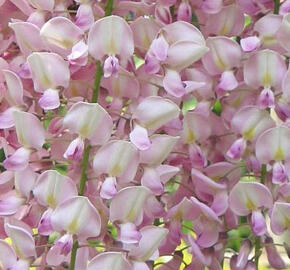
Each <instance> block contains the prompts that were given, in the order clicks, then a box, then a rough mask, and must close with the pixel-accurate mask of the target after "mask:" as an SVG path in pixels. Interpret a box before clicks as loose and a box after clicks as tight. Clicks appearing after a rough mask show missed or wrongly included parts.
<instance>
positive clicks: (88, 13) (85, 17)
mask: <svg viewBox="0 0 290 270" xmlns="http://www.w3.org/2000/svg"><path fill="white" fill-rule="evenodd" d="M94 21H95V18H94V12H93V9H92V6H91V5H90V4H86V3H83V4H81V5H80V6H79V8H78V11H77V14H76V20H75V25H77V26H78V27H79V28H80V29H82V30H83V31H87V30H89V29H90V28H91V26H92V25H93V24H94Z"/></svg>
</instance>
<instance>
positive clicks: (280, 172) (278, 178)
mask: <svg viewBox="0 0 290 270" xmlns="http://www.w3.org/2000/svg"><path fill="white" fill-rule="evenodd" d="M286 182H287V172H286V169H285V166H284V165H283V164H282V163H281V162H275V163H274V165H273V173H272V183H273V184H284V183H286Z"/></svg>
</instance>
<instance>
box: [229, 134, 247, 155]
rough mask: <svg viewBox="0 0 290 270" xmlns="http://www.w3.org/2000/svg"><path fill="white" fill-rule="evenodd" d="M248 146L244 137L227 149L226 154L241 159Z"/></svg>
mask: <svg viewBox="0 0 290 270" xmlns="http://www.w3.org/2000/svg"><path fill="white" fill-rule="evenodd" d="M246 147H247V142H246V140H245V139H244V138H240V139H237V140H236V141H235V142H234V143H233V144H232V146H231V147H230V149H229V150H228V151H227V153H226V155H227V156H228V157H229V158H231V159H234V160H239V159H241V157H242V155H243V154H244V152H245V150H246Z"/></svg>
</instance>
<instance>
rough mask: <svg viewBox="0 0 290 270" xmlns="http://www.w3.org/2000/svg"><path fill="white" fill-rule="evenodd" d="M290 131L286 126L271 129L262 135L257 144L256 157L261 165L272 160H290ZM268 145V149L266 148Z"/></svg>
mask: <svg viewBox="0 0 290 270" xmlns="http://www.w3.org/2000/svg"><path fill="white" fill-rule="evenodd" d="M289 136H290V129H289V128H287V127H285V126H278V127H275V128H270V129H268V130H266V131H265V132H264V133H262V134H261V135H260V137H259V138H258V140H257V143H256V156H257V158H258V160H259V161H260V163H262V164H263V163H265V164H267V163H268V162H269V161H271V160H275V161H282V160H285V161H286V160H290V153H289V151H287V150H286V149H289V147H290V141H289ZM265 145H267V147H265Z"/></svg>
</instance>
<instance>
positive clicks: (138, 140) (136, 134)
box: [129, 125, 151, 151]
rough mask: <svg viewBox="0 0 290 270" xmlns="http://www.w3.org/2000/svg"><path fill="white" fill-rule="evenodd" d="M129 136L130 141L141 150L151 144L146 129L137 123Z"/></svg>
mask: <svg viewBox="0 0 290 270" xmlns="http://www.w3.org/2000/svg"><path fill="white" fill-rule="evenodd" d="M129 137H130V141H131V142H132V143H133V144H134V145H135V146H136V147H137V148H138V149H139V150H141V151H143V150H147V149H149V148H150V146H151V142H150V139H149V137H148V132H147V130H146V129H145V128H143V127H141V126H139V125H135V127H134V129H133V130H132V131H131V133H130V135H129Z"/></svg>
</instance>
